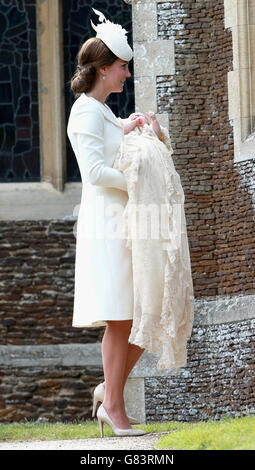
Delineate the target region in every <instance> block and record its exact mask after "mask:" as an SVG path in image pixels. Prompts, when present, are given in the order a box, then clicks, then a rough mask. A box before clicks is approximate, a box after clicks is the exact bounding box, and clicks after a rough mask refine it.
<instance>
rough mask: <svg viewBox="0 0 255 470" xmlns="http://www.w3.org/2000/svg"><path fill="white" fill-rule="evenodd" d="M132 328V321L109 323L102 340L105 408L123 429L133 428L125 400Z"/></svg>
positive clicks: (115, 422)
mask: <svg viewBox="0 0 255 470" xmlns="http://www.w3.org/2000/svg"><path fill="white" fill-rule="evenodd" d="M131 326H132V320H119V321H107V326H106V329H105V333H104V337H103V340H102V358H103V367H104V376H105V395H104V401H103V406H104V408H105V410H106V411H107V413H108V414H109V415H110V417H111V419H112V421H113V422H114V424H115V425H116V426H117V427H119V428H121V429H128V428H131V426H130V423H129V420H128V417H127V415H126V410H125V403H124V398H123V383H124V381H125V371H126V363H127V355H128V350H129V344H128V338H129V335H130V330H131Z"/></svg>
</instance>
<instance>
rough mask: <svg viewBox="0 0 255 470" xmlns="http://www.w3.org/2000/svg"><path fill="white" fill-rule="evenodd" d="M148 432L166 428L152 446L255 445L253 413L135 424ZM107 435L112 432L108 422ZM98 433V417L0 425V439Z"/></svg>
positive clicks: (219, 447) (237, 447)
mask: <svg viewBox="0 0 255 470" xmlns="http://www.w3.org/2000/svg"><path fill="white" fill-rule="evenodd" d="M134 427H137V428H141V429H145V430H146V431H147V432H151V433H154V432H167V433H168V434H167V435H164V436H162V437H161V438H159V440H158V441H157V444H156V446H155V449H171V450H177V449H184V450H243V449H249V450H254V449H255V416H246V417H241V418H225V419H222V420H220V421H204V422H201V421H200V422H194V423H184V422H176V421H172V422H163V423H150V424H146V425H145V424H143V425H136V426H134ZM104 435H105V436H106V437H110V436H114V433H113V431H112V430H111V428H110V427H109V426H107V425H105V426H104ZM98 437H100V432H99V426H98V423H97V421H83V422H77V423H71V424H70V423H36V422H27V423H13V424H2V425H0V441H29V440H41V441H44V440H65V439H88V438H98Z"/></svg>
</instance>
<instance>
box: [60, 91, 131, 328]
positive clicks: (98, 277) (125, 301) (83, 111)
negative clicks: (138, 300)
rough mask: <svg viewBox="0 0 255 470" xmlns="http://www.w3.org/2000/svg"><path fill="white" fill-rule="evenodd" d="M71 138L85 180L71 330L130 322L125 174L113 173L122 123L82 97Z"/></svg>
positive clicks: (75, 107) (70, 128)
mask: <svg viewBox="0 0 255 470" xmlns="http://www.w3.org/2000/svg"><path fill="white" fill-rule="evenodd" d="M67 135H68V138H69V140H70V142H71V145H72V148H73V151H74V153H75V156H76V159H77V163H78V166H79V170H80V174H81V179H82V196H81V204H80V208H79V214H78V220H77V233H76V255H75V283H74V310H73V322H72V325H73V326H74V327H95V326H104V325H106V323H105V321H106V320H130V319H132V318H133V281H132V279H133V276H132V256H131V251H130V250H129V249H128V248H127V247H126V242H125V239H124V238H123V237H122V238H121V236H119V235H120V233H121V214H122V213H123V211H124V208H125V206H126V203H127V201H128V193H127V185H126V180H125V177H124V175H123V173H122V172H120V171H119V170H117V169H114V168H112V166H113V163H114V160H115V158H116V155H117V151H118V149H119V147H120V144H121V141H122V138H123V135H124V133H123V124H122V123H121V119H120V118H117V117H116V116H115V115H114V113H113V112H112V111H111V109H110V108H109V107H108V106H107V105H104V104H103V103H101V102H100V101H98V100H96V99H95V98H93V97H89V96H86V94H85V93H82V94H81V95H80V96H79V98H78V99H77V100H76V101H75V102H74V104H73V106H72V108H71V112H70V116H69V120H68V125H67ZM116 210H117V212H116ZM114 211H115V212H114ZM116 214H117V219H116ZM116 221H117V227H118V228H117V231H116V228H115V227H116V224H115V222H116Z"/></svg>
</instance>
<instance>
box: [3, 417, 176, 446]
mask: <svg viewBox="0 0 255 470" xmlns="http://www.w3.org/2000/svg"><path fill="white" fill-rule="evenodd" d="M178 426H179V423H171V422H170V423H153V424H146V425H145V424H142V425H135V426H133V427H134V428H140V429H145V430H146V431H148V432H160V431H172V430H175V429H178ZM104 435H105V436H106V437H110V436H114V435H115V434H114V433H113V431H112V429H111V428H110V427H109V426H108V425H107V424H105V425H104ZM93 437H100V431H99V426H98V422H97V421H83V422H77V423H73V424H70V423H66V424H65V423H36V422H27V423H13V424H0V442H1V441H29V440H42V441H45V440H48V441H50V440H62V439H88V438H93Z"/></svg>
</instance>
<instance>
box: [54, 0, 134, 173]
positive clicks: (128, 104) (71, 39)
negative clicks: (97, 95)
mask: <svg viewBox="0 0 255 470" xmlns="http://www.w3.org/2000/svg"><path fill="white" fill-rule="evenodd" d="M92 7H93V8H95V9H96V10H99V11H101V12H102V13H103V14H104V15H105V17H106V18H107V19H109V20H110V21H113V22H114V23H119V24H121V25H122V26H123V28H125V29H126V30H127V32H128V33H127V39H128V43H129V44H130V46H131V47H132V48H133V42H132V41H133V38H132V10H131V6H130V5H128V4H127V3H125V2H123V1H120V0H107V1H105V0H97V1H94V0H63V30H64V35H63V36H64V80H65V103H66V123H67V121H68V117H69V114H70V109H71V106H72V104H73V102H74V101H75V98H74V95H73V92H72V91H71V90H70V81H71V78H72V76H73V74H74V72H75V69H76V65H77V54H78V51H79V49H80V47H81V45H82V44H83V42H85V41H86V40H87V39H88V38H89V37H91V36H95V35H96V33H95V31H94V30H93V28H92V27H91V24H90V19H92V21H93V23H94V24H97V20H98V16H96V15H95V13H94V12H93V10H92ZM129 70H130V73H131V75H132V77H130V78H128V80H127V81H126V83H125V85H124V90H123V92H122V93H111V94H110V95H109V96H108V98H107V99H106V103H107V104H108V106H110V108H111V109H112V111H113V112H114V113H115V114H116V116H120V117H122V118H125V117H128V116H129V114H131V113H132V112H134V108H135V105H134V84H133V60H131V61H130V63H129ZM66 151H67V180H68V181H69V182H71V181H81V177H80V172H79V168H78V166H77V162H76V158H75V155H74V153H73V151H72V148H71V145H70V142H69V139H68V138H66Z"/></svg>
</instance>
